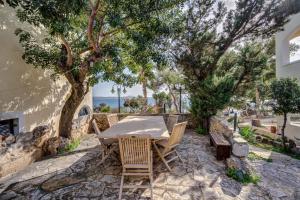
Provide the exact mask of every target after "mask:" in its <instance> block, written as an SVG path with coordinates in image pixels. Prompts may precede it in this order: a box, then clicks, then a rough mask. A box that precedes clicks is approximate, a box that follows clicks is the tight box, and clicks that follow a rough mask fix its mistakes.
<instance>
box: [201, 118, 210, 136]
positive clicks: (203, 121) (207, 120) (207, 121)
mask: <svg viewBox="0 0 300 200" xmlns="http://www.w3.org/2000/svg"><path fill="white" fill-rule="evenodd" d="M199 122H200V126H201V128H202V129H203V130H205V133H206V134H208V133H209V131H210V117H200V120H199Z"/></svg>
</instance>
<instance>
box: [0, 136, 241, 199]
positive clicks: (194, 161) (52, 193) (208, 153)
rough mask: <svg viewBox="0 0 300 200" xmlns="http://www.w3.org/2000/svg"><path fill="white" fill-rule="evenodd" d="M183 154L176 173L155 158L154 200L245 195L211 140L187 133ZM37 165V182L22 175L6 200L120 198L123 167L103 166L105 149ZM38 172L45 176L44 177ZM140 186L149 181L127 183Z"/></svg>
mask: <svg viewBox="0 0 300 200" xmlns="http://www.w3.org/2000/svg"><path fill="white" fill-rule="evenodd" d="M178 151H179V154H180V155H181V157H182V159H183V161H184V164H182V163H181V162H180V161H177V160H176V161H174V162H172V163H170V166H171V168H172V170H173V171H172V172H168V171H167V170H166V167H165V166H164V165H163V163H162V161H160V160H159V159H158V157H157V156H156V155H154V157H155V158H156V159H155V161H154V189H153V192H154V199H220V198H221V199H222V196H220V195H226V196H228V197H236V196H238V195H239V192H240V189H241V187H236V185H234V181H233V180H231V179H229V178H228V177H227V176H226V175H225V165H224V163H223V162H218V161H216V159H215V157H214V151H213V148H212V147H210V146H209V140H208V137H206V136H198V135H196V134H195V133H190V132H189V131H187V133H186V134H185V136H184V139H183V141H182V144H181V145H180V146H179V147H178ZM49 160H51V159H49ZM42 162H47V161H45V160H44V161H42ZM34 164H35V165H34V167H31V170H29V169H27V173H28V174H31V176H32V178H27V179H25V178H24V172H23V175H22V173H21V174H19V179H18V178H14V180H15V181H14V182H11V183H10V184H9V185H6V188H5V189H4V192H2V193H0V199H4V197H5V198H6V197H11V198H29V199H59V198H62V199H74V198H79V199H83V198H88V199H93V198H95V199H117V198H118V192H119V187H120V179H121V169H122V168H121V163H120V161H119V160H118V159H116V158H113V157H109V158H108V159H107V160H105V162H103V163H101V153H100V148H99V146H96V147H95V148H88V149H87V150H86V151H84V150H83V151H80V152H77V153H75V152H74V153H71V154H68V155H63V156H59V157H58V158H54V159H53V160H51V162H49V163H46V164H45V163H44V164H43V165H41V164H40V165H39V163H34ZM55 164H56V167H59V165H63V166H62V167H61V169H59V170H53V169H52V167H53V166H54V165H55ZM29 168H30V167H29ZM41 168H42V169H41ZM38 170H39V171H42V172H43V173H40V175H39V173H38ZM20 177H23V179H22V178H20ZM136 182H139V183H140V182H142V183H143V184H146V183H148V179H144V178H141V179H133V178H131V177H130V178H128V179H127V180H126V183H127V184H128V183H130V184H133V183H136ZM0 184H2V186H3V180H0ZM232 187H236V188H237V189H232ZM0 188H1V186H0ZM232 190H233V191H234V192H232ZM9 195H10V196H9ZM149 197H150V190H149V189H137V190H127V189H124V192H123V195H122V198H123V199H148V198H149Z"/></svg>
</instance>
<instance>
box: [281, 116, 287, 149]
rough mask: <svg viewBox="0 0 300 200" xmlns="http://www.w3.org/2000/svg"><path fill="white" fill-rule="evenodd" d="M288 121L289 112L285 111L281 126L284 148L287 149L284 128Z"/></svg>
mask: <svg viewBox="0 0 300 200" xmlns="http://www.w3.org/2000/svg"><path fill="white" fill-rule="evenodd" d="M286 122H287V113H284V114H283V125H282V127H281V139H282V144H283V147H284V149H286V145H285V143H286V141H285V133H284V129H285V127H286Z"/></svg>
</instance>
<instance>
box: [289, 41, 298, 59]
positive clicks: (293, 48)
mask: <svg viewBox="0 0 300 200" xmlns="http://www.w3.org/2000/svg"><path fill="white" fill-rule="evenodd" d="M289 50H290V63H292V62H296V61H299V60H300V36H297V37H294V38H292V39H291V40H290V41H289Z"/></svg>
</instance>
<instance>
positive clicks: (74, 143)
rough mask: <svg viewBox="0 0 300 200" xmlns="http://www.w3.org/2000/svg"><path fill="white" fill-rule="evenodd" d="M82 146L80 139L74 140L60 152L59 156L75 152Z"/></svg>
mask: <svg viewBox="0 0 300 200" xmlns="http://www.w3.org/2000/svg"><path fill="white" fill-rule="evenodd" d="M79 145H80V139H73V140H71V142H70V143H68V144H67V145H66V146H65V147H64V148H63V149H60V150H59V152H58V153H59V154H63V153H66V152H72V151H74V150H75V149H76V148H77V147H78V146H79Z"/></svg>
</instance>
